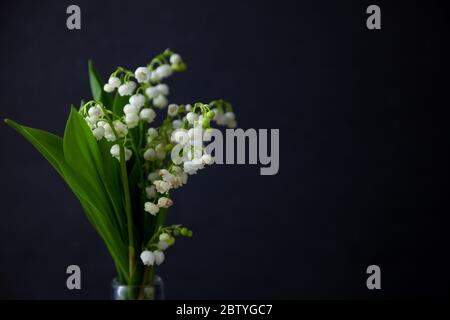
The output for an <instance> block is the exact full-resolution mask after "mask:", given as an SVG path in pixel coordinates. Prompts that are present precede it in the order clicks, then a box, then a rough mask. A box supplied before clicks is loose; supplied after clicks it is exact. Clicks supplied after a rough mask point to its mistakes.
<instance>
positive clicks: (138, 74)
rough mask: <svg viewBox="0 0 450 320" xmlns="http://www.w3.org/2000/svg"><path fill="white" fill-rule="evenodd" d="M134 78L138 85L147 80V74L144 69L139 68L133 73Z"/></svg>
mask: <svg viewBox="0 0 450 320" xmlns="http://www.w3.org/2000/svg"><path fill="white" fill-rule="evenodd" d="M134 77H135V78H136V80H137V81H138V82H139V83H143V82H146V81H147V80H148V78H149V72H148V69H147V68H146V67H139V68H137V69H136V71H134Z"/></svg>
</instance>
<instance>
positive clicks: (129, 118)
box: [125, 113, 139, 129]
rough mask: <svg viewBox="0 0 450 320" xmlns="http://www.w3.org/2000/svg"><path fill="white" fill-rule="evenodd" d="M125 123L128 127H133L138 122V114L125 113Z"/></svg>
mask: <svg viewBox="0 0 450 320" xmlns="http://www.w3.org/2000/svg"><path fill="white" fill-rule="evenodd" d="M125 123H126V124H127V126H128V128H130V129H132V128H135V127H137V125H138V124H139V116H138V115H137V114H136V113H128V114H126V115H125Z"/></svg>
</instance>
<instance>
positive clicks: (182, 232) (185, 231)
mask: <svg viewBox="0 0 450 320" xmlns="http://www.w3.org/2000/svg"><path fill="white" fill-rule="evenodd" d="M180 233H181V235H182V236H187V234H188V233H189V229H188V228H186V227H183V228H181V229H180Z"/></svg>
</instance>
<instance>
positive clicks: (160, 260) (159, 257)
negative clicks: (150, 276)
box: [153, 250, 165, 266]
mask: <svg viewBox="0 0 450 320" xmlns="http://www.w3.org/2000/svg"><path fill="white" fill-rule="evenodd" d="M153 255H154V256H155V263H156V265H158V266H159V265H160V264H161V263H163V262H164V259H165V256H164V252H162V251H159V250H156V251H153Z"/></svg>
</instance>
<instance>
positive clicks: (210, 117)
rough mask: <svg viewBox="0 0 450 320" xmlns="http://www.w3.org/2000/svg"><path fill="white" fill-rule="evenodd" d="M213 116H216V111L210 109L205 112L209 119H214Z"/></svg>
mask: <svg viewBox="0 0 450 320" xmlns="http://www.w3.org/2000/svg"><path fill="white" fill-rule="evenodd" d="M215 116H216V113H215V112H214V111H212V110H209V111H208V113H207V114H206V117H207V118H208V119H209V120H212V119H214V117H215Z"/></svg>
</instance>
